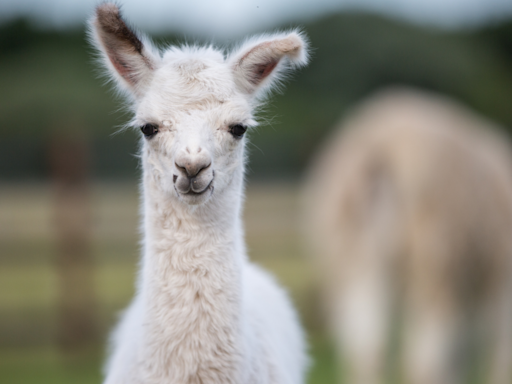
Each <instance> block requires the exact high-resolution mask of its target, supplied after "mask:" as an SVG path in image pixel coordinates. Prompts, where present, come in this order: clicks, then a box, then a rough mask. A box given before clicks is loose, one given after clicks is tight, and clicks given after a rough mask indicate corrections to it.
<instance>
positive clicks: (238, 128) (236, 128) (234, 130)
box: [229, 124, 247, 138]
mask: <svg viewBox="0 0 512 384" xmlns="http://www.w3.org/2000/svg"><path fill="white" fill-rule="evenodd" d="M245 131H247V127H244V126H243V125H242V124H235V125H232V126H230V127H229V132H230V133H231V134H232V135H233V136H234V137H237V138H238V137H242V136H243V135H244V133H245Z"/></svg>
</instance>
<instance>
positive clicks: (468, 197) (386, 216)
mask: <svg viewBox="0 0 512 384" xmlns="http://www.w3.org/2000/svg"><path fill="white" fill-rule="evenodd" d="M342 128H343V129H340V130H339V131H338V132H336V136H334V137H331V138H330V139H329V140H328V143H327V146H326V147H325V148H324V150H323V151H321V152H320V153H319V154H320V156H319V157H318V158H317V159H316V162H315V163H314V167H313V168H312V172H311V174H310V176H311V177H310V178H309V180H308V188H309V193H308V196H307V199H306V201H307V203H308V208H309V209H308V211H309V215H308V218H307V220H306V222H307V224H308V232H307V233H308V234H309V235H311V237H312V240H313V242H314V244H315V245H316V252H315V253H314V256H315V259H316V260H318V261H319V262H321V264H322V266H323V269H322V271H323V280H322V282H323V283H324V284H325V285H324V288H325V289H324V293H325V297H326V298H327V303H328V305H329V309H330V310H331V316H330V322H331V325H332V327H333V330H334V332H335V334H336V337H337V340H338V345H339V347H340V350H341V352H342V356H343V357H344V362H345V363H346V365H345V367H346V370H345V371H344V373H346V374H348V376H349V379H348V381H347V382H350V383H354V384H380V383H384V382H387V381H386V380H385V378H384V376H385V374H384V373H385V372H386V363H387V362H389V358H388V354H389V352H390V348H389V341H390V340H389V336H390V330H391V326H392V319H393V318H394V317H395V318H396V312H397V307H398V308H401V311H400V312H401V320H402V321H401V322H400V325H401V326H400V331H401V336H400V339H401V359H400V360H401V370H402V372H401V373H402V375H403V377H402V379H403V382H404V383H407V384H455V383H456V384H459V383H463V382H468V381H466V380H465V379H466V377H464V375H465V374H467V373H468V372H467V371H468V366H465V365H464V364H462V363H466V364H469V363H471V359H468V358H467V356H468V355H467V354H468V351H471V350H472V349H473V352H475V350H474V349H475V348H474V347H471V344H473V346H474V345H477V346H478V352H480V356H479V358H480V359H479V360H480V361H479V362H480V363H482V360H487V361H485V363H484V364H482V365H481V367H482V368H483V372H484V373H483V375H482V378H484V381H482V382H485V383H486V384H510V383H511V382H512V153H511V150H510V148H509V144H508V141H507V140H504V139H503V138H502V137H500V136H499V134H498V133H497V131H498V130H497V129H496V127H494V126H493V125H492V124H490V123H488V122H486V121H484V120H483V119H481V118H479V117H478V116H475V115H473V114H472V113H471V112H469V111H467V110H465V109H464V108H461V107H460V106H458V105H457V104H456V103H454V102H451V101H449V100H445V99H443V98H440V97H433V96H429V95H425V94H423V93H420V92H415V91H411V90H394V91H387V92H383V93H381V94H379V95H378V96H376V97H374V98H372V99H371V100H370V101H368V102H367V103H365V104H364V105H363V106H362V107H360V108H359V109H358V110H357V112H355V113H354V114H353V115H352V116H351V117H350V118H349V119H346V120H345V121H344V122H343V124H342ZM319 255H321V256H323V257H319ZM397 304H398V305H397ZM477 360H478V359H477ZM485 364H487V365H485ZM479 382H480V381H479Z"/></svg>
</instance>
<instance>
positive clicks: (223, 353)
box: [142, 267, 241, 383]
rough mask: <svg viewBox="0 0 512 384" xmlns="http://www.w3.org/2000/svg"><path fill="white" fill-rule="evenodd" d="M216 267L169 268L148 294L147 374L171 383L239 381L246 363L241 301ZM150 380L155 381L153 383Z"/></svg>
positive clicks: (227, 279)
mask: <svg viewBox="0 0 512 384" xmlns="http://www.w3.org/2000/svg"><path fill="white" fill-rule="evenodd" d="M219 274H221V275H225V274H226V271H218V270H217V268H213V267H212V268H207V269H204V268H194V269H191V270H188V269H187V270H185V271H184V270H176V269H173V268H170V269H168V270H167V274H166V278H165V279H158V280H156V279H153V283H152V284H151V285H150V289H148V291H146V292H145V294H146V295H148V299H147V300H146V303H147V304H146V313H145V318H144V321H143V325H142V326H143V345H144V347H143V350H144V353H143V355H144V356H145V360H146V361H151V365H150V366H149V365H148V366H146V365H145V367H144V371H145V372H146V374H145V376H148V378H155V380H162V377H163V378H165V380H168V382H170V383H174V382H176V383H217V382H218V383H231V382H233V383H235V382H237V381H236V380H235V379H236V378H237V377H239V372H238V371H239V367H240V365H241V364H240V361H241V353H240V350H241V349H240V345H239V340H240V326H239V311H240V310H239V298H238V295H237V294H236V292H237V290H236V289H234V287H233V286H232V285H233V280H232V279H229V278H226V279H219V276H218V275H219ZM149 382H151V381H149Z"/></svg>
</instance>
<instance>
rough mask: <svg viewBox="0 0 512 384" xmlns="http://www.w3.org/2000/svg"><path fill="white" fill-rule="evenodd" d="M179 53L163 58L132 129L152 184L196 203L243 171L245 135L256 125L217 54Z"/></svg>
mask: <svg viewBox="0 0 512 384" xmlns="http://www.w3.org/2000/svg"><path fill="white" fill-rule="evenodd" d="M196 53H197V52H196ZM181 54H182V52H180V55H181ZM205 54H206V52H202V53H201V55H203V56H204V55H205ZM180 55H176V54H174V55H173V54H168V55H166V56H165V57H164V63H165V64H164V65H163V66H162V67H161V68H159V69H158V70H157V71H156V73H155V76H154V79H153V81H152V82H151V84H150V85H149V88H148V91H147V93H146V95H145V96H144V97H142V99H141V101H140V103H138V105H137V110H136V114H135V119H134V121H133V125H134V126H136V127H140V129H141V136H143V138H144V140H143V150H142V156H143V162H144V169H145V170H146V172H148V173H149V174H148V175H149V176H150V177H152V180H153V182H155V183H157V184H158V185H159V187H160V188H161V189H162V190H164V191H165V192H166V193H167V194H169V196H170V197H173V198H176V199H177V200H179V201H180V202H182V203H185V204H191V205H197V204H203V203H205V202H207V201H208V200H210V199H211V198H212V197H214V196H215V195H216V194H218V193H221V192H222V191H223V190H224V188H225V187H226V186H227V185H229V184H230V182H231V181H232V179H233V177H235V176H237V175H238V176H239V175H240V174H241V173H243V163H244V146H245V141H246V139H245V132H246V130H247V129H248V128H250V127H251V126H254V125H255V124H256V123H255V121H254V120H253V117H252V111H251V105H250V104H249V100H248V98H247V97H244V95H243V94H240V92H239V91H238V90H237V88H236V85H235V82H234V79H233V74H232V72H231V70H230V68H229V67H228V65H226V63H224V60H223V58H222V56H220V55H219V56H220V57H218V59H219V60H213V59H212V60H205V59H201V58H199V57H194V55H193V54H191V55H188V56H187V58H180V57H179V56H180ZM176 56H178V57H176Z"/></svg>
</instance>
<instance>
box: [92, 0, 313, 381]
mask: <svg viewBox="0 0 512 384" xmlns="http://www.w3.org/2000/svg"><path fill="white" fill-rule="evenodd" d="M91 34H92V38H93V41H94V43H95V44H96V46H97V47H98V49H99V50H100V53H101V55H102V57H103V58H104V62H105V64H106V66H107V67H108V69H109V71H110V73H111V75H112V76H113V78H114V79H115V81H116V82H117V84H118V85H119V86H120V89H121V90H122V91H123V92H125V93H126V94H127V95H128V96H129V97H130V100H131V102H132V104H131V105H132V109H133V112H134V118H133V120H132V123H131V124H132V125H133V126H135V127H140V128H141V130H142V136H145V137H144V138H143V139H142V148H141V157H142V169H143V177H142V178H143V182H142V193H143V203H142V212H143V223H142V231H143V234H144V242H143V258H142V263H141V271H140V274H139V281H138V290H137V294H136V297H135V299H134V301H133V302H132V304H131V305H130V306H129V308H128V309H127V310H126V312H125V314H124V316H123V318H122V320H121V322H120V324H119V326H118V328H117V330H116V331H115V333H114V335H113V337H112V351H111V356H110V360H109V363H108V364H107V369H106V379H105V383H106V384H135V383H137V384H139V383H144V384H151V383H155V384H156V383H165V384H171V383H176V384H206V383H235V384H242V383H243V384H245V383H247V384H249V383H262V384H263V383H268V384H270V383H280V384H285V383H290V384H295V383H297V384H298V383H303V381H304V374H305V370H306V367H307V357H306V353H305V342H304V338H303V333H302V330H301V328H300V325H299V322H298V319H297V316H296V313H295V312H294V310H293V308H292V306H291V304H290V301H289V299H288V297H287V295H286V294H285V292H284V291H283V290H282V289H281V288H280V287H279V286H278V285H277V284H276V283H275V282H274V280H273V279H272V278H271V277H270V276H269V275H267V273H265V272H264V271H262V270H260V269H259V268H257V267H255V266H254V265H252V264H250V263H249V262H248V260H247V257H246V251H245V245H244V233H243V227H242V222H241V205H242V200H243V177H244V146H245V141H246V139H245V138H244V133H245V131H246V129H248V128H249V127H252V126H254V125H256V122H255V121H254V117H253V111H254V109H255V107H256V106H257V101H258V99H260V100H261V97H262V96H263V95H264V93H265V91H266V90H268V89H269V88H270V87H271V86H272V84H274V83H276V81H277V80H278V79H279V75H280V74H283V73H284V72H285V71H286V70H287V69H289V68H291V67H297V66H302V65H304V64H306V61H307V53H306V44H305V42H304V39H303V37H302V36H301V35H300V34H299V33H297V32H291V33H288V34H279V35H272V36H262V37H260V38H258V39H253V40H250V41H248V42H246V43H245V44H244V45H243V46H242V47H241V48H240V49H238V50H236V51H234V52H233V53H231V54H229V55H227V57H225V56H224V54H223V53H222V52H220V51H218V50H215V49H214V48H212V47H211V46H210V47H182V48H177V47H170V48H168V49H167V50H166V51H165V52H164V53H163V55H160V53H159V52H157V51H156V50H155V49H153V48H151V46H150V44H149V42H148V41H147V40H145V39H143V40H141V38H140V37H139V36H137V35H136V34H135V33H134V32H132V31H131V30H130V29H129V28H128V27H127V26H126V24H125V23H124V21H123V19H122V18H121V15H120V12H119V9H118V7H117V6H116V5H114V4H110V3H106V4H102V5H100V6H99V7H98V8H97V10H96V14H95V17H94V18H93V20H92V21H91Z"/></svg>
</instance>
